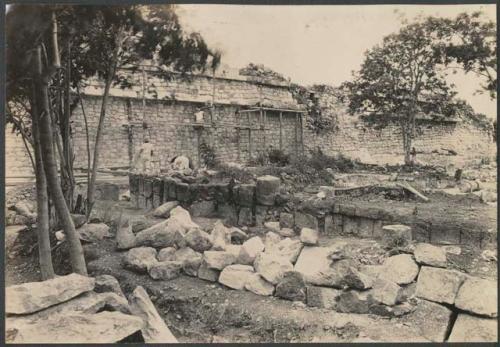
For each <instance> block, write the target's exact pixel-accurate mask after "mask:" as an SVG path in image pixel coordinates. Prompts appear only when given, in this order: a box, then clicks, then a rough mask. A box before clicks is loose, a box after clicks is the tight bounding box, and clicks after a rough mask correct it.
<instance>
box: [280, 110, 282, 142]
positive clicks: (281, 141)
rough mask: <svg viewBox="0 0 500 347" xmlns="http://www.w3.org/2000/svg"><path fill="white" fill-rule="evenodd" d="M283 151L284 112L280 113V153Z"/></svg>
mask: <svg viewBox="0 0 500 347" xmlns="http://www.w3.org/2000/svg"><path fill="white" fill-rule="evenodd" d="M282 150H283V112H281V111H280V151H282Z"/></svg>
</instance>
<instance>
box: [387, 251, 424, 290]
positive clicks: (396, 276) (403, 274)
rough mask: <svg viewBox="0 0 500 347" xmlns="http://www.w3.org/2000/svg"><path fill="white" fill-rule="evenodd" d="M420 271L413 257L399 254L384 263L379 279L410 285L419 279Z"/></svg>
mask: <svg viewBox="0 0 500 347" xmlns="http://www.w3.org/2000/svg"><path fill="white" fill-rule="evenodd" d="M418 270H419V269H418V265H417V264H416V263H415V261H414V260H413V258H412V257H411V255H409V254H398V255H395V256H392V257H389V258H387V259H386V260H385V261H384V265H383V269H382V271H381V273H380V275H379V277H383V278H384V279H386V280H389V281H392V282H394V283H397V284H408V283H411V282H413V280H414V279H415V278H416V277H417V275H418Z"/></svg>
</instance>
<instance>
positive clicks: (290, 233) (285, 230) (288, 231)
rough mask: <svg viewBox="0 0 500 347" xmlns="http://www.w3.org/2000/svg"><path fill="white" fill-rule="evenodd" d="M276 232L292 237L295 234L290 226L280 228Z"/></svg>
mask: <svg viewBox="0 0 500 347" xmlns="http://www.w3.org/2000/svg"><path fill="white" fill-rule="evenodd" d="M278 234H280V236H283V237H294V236H295V231H293V229H291V228H282V229H280V230H279V231H278Z"/></svg>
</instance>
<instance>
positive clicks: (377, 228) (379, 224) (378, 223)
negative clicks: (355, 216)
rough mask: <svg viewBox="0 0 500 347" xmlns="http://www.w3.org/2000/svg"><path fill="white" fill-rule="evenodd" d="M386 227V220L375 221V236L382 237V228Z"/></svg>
mask: <svg viewBox="0 0 500 347" xmlns="http://www.w3.org/2000/svg"><path fill="white" fill-rule="evenodd" d="M383 227H384V222H383V221H382V220H380V219H377V220H374V221H373V237H374V238H376V239H379V238H381V237H382V228H383Z"/></svg>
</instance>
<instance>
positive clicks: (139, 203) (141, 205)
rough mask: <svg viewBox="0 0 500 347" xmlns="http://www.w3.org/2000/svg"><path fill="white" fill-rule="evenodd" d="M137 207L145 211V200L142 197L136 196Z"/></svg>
mask: <svg viewBox="0 0 500 347" xmlns="http://www.w3.org/2000/svg"><path fill="white" fill-rule="evenodd" d="M137 207H138V208H140V209H146V198H145V197H144V196H143V195H138V199H137Z"/></svg>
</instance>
